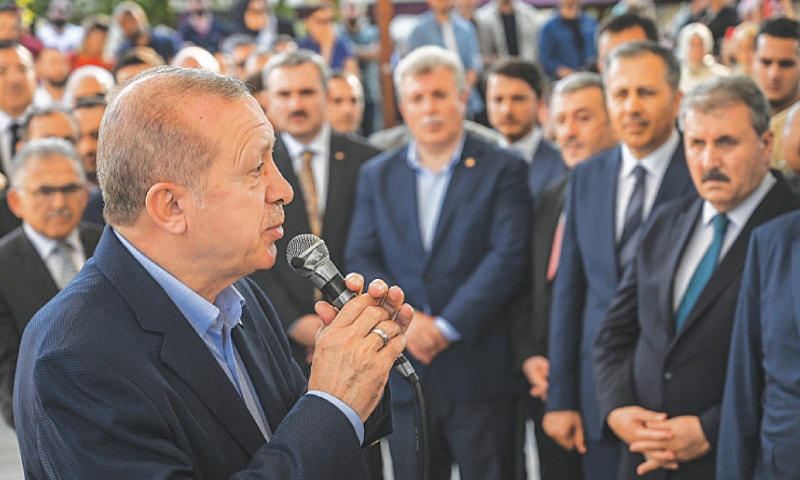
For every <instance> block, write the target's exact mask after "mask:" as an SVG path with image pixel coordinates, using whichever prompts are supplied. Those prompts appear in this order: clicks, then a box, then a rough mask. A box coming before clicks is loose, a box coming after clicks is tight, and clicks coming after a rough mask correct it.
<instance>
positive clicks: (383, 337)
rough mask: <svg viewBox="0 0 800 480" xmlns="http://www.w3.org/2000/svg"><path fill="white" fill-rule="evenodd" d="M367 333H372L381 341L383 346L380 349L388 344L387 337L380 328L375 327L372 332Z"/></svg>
mask: <svg viewBox="0 0 800 480" xmlns="http://www.w3.org/2000/svg"><path fill="white" fill-rule="evenodd" d="M369 333H374V334H375V335H377V336H379V337H381V338H382V339H383V345H382V346H381V348H383V347H385V346H386V344H387V343H389V335H388V334H387V333H386V332H384V331H383V330H381V329H380V328H378V327H375V328H373V329H372V330H370V331H369Z"/></svg>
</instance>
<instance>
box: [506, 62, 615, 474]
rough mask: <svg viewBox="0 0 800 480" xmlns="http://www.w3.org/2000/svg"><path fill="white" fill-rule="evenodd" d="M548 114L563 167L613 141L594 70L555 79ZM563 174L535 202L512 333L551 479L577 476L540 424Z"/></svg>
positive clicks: (574, 462)
mask: <svg viewBox="0 0 800 480" xmlns="http://www.w3.org/2000/svg"><path fill="white" fill-rule="evenodd" d="M550 119H551V122H552V128H553V132H554V133H555V140H556V143H557V144H558V145H559V146H560V147H561V156H562V158H563V159H564V163H565V164H566V166H567V168H569V169H571V168H573V167H575V166H576V165H577V164H579V163H581V162H583V161H584V160H586V159H587V158H589V157H590V156H592V155H594V154H595V153H598V152H601V151H603V150H606V149H608V148H611V147H613V146H614V145H616V143H617V139H616V136H615V135H614V132H613V130H612V129H611V121H610V120H609V118H608V113H607V112H606V102H605V96H604V91H603V81H602V79H601V78H600V75H598V74H596V73H589V72H576V73H573V74H570V75H567V76H566V77H564V78H563V79H561V80H559V81H558V83H556V85H555V87H554V88H553V92H552V95H551V99H550ZM569 177H570V172H569V170H566V171H564V173H562V174H561V175H560V176H559V177H557V178H556V179H554V180H553V181H552V182H551V183H550V185H549V186H548V187H547V188H546V189H545V190H544V192H543V193H542V194H541V195H540V197H539V201H538V202H537V204H536V209H535V214H534V216H533V229H532V236H531V289H530V301H531V304H530V305H529V307H528V308H529V311H528V312H527V313H526V314H525V315H523V316H522V317H521V318H519V320H517V321H516V323H515V330H514V335H513V337H512V338H513V341H512V345H513V347H514V360H515V365H519V366H520V368H521V370H522V372H523V374H524V375H525V378H526V379H527V380H528V383H529V384H530V390H529V391H528V392H526V395H525V400H524V405H525V406H526V411H525V413H526V415H525V417H526V418H527V417H530V418H532V419H533V421H534V433H535V435H536V448H537V450H538V453H539V469H540V472H541V475H542V478H544V479H554V480H555V479H563V480H578V479H580V478H582V477H583V473H582V469H581V463H580V457H579V456H578V454H577V453H575V452H566V451H565V450H564V449H563V448H561V446H559V445H558V444H557V443H555V441H554V440H553V439H552V438H550V437H549V436H548V435H546V434H545V433H544V430H543V429H542V416H543V415H544V403H543V402H544V401H545V400H547V382H548V380H547V378H548V372H549V370H550V363H549V361H548V360H547V358H548V354H547V337H548V332H549V331H550V305H551V297H552V291H553V280H554V279H555V275H556V273H557V271H558V255H559V252H560V251H561V240H562V238H563V232H564V223H565V213H566V212H565V202H564V200H565V198H566V192H567V186H568V183H569Z"/></svg>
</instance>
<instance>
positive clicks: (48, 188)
mask: <svg viewBox="0 0 800 480" xmlns="http://www.w3.org/2000/svg"><path fill="white" fill-rule="evenodd" d="M22 188H24V189H25V190H27V191H29V192H31V193H32V194H33V196H35V197H38V198H40V199H46V198H52V197H53V195H55V194H56V193H61V194H63V195H64V196H65V197H68V196H71V195H75V194H76V193H78V192H80V191H82V190H83V189H84V185H83V184H81V183H68V184H66V185H61V186H60V187H55V186H52V185H42V186H41V187H39V188H28V187H22Z"/></svg>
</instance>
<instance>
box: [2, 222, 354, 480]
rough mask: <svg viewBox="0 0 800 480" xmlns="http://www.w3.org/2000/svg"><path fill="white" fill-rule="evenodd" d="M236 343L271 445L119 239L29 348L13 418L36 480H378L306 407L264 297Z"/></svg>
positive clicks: (34, 332) (31, 333)
mask: <svg viewBox="0 0 800 480" xmlns="http://www.w3.org/2000/svg"><path fill="white" fill-rule="evenodd" d="M236 288H237V290H239V292H240V293H241V294H242V295H243V296H244V298H245V301H246V304H245V306H244V309H243V312H242V319H241V324H242V326H241V327H240V328H236V329H234V331H233V341H234V343H235V344H236V347H237V349H238V351H239V353H240V355H241V357H242V361H243V362H244V365H245V366H246V368H247V370H248V372H249V374H250V376H251V378H252V381H253V385H254V387H255V390H256V392H257V394H258V396H259V399H260V400H261V403H262V407H263V410H264V412H265V414H266V416H267V420H268V423H269V426H270V428H271V430H272V432H273V434H272V437H271V439H270V441H269V443H265V440H264V437H263V436H262V434H261V432H260V430H259V429H258V427H257V425H256V423H255V421H254V420H253V418H252V416H251V415H250V413H249V411H248V410H247V407H246V406H245V404H244V401H243V400H242V398H241V397H240V396H239V394H238V392H237V391H236V389H235V388H234V387H233V385H232V384H231V382H230V381H229V380H228V377H227V376H226V375H225V373H224V372H223V370H222V368H221V367H220V366H219V363H218V362H217V361H216V360H215V359H214V356H213V355H212V353H211V352H210V351H209V350H208V348H207V347H206V345H205V343H204V342H203V340H202V339H201V338H200V336H199V335H197V333H196V332H195V331H194V329H193V328H192V326H191V325H190V324H189V322H188V321H186V319H185V318H184V317H183V316H182V315H181V313H180V312H179V311H178V309H177V307H176V306H175V304H174V303H173V302H172V301H171V300H170V299H169V297H168V296H167V295H166V293H165V292H164V290H163V289H162V288H161V287H160V286H159V285H158V283H156V281H155V280H154V279H153V278H152V277H151V276H150V275H149V274H148V273H147V272H146V270H144V268H143V267H142V266H141V265H140V264H139V263H138V262H137V261H136V260H135V259H134V258H133V257H132V256H131V254H130V252H128V250H127V249H126V248H125V247H124V246H123V245H122V244H121V243H120V241H119V239H117V237H116V236H115V235H114V233H113V231H112V230H111V229H110V228H106V230H105V231H104V233H103V236H102V238H101V240H100V243H99V245H98V247H97V250H96V251H95V255H94V257H93V258H92V260H90V261H89V262H88V263H87V264H86V265H85V266H84V268H83V269H82V271H81V272H80V274H79V275H78V276H77V277H76V279H75V280H74V281H73V282H72V283H71V284H70V285H69V286H68V287H67V288H66V289H64V290H63V291H62V292H61V293H59V294H58V295H57V296H56V297H55V299H54V300H53V301H52V302H50V303H48V304H47V305H46V306H45V307H44V308H43V309H42V310H41V311H40V312H39V313H38V314H37V315H36V316H35V317H34V318H33V320H32V321H31V323H30V324H29V325H28V328H27V329H26V330H25V333H24V334H23V337H22V346H21V347H20V352H21V354H20V359H19V363H18V367H17V381H16V390H15V396H14V409H15V412H16V415H17V417H16V420H17V434H18V437H19V443H20V449H21V453H22V460H23V464H24V467H25V476H26V478H29V479H43V478H55V477H58V478H121V479H141V478H197V479H199V478H203V479H228V478H270V479H275V480H279V479H297V480H300V479H309V478H336V479H342V480H344V479H350V478H366V475H367V474H366V467H365V465H364V456H363V453H362V451H361V449H360V446H359V444H358V440H357V437H356V435H355V432H354V431H353V428H352V426H351V424H350V422H349V421H348V420H347V418H346V417H345V415H344V414H343V413H341V412H340V411H339V410H338V409H337V408H336V407H334V406H333V405H332V404H331V403H329V402H328V401H326V400H323V399H321V398H319V397H313V396H303V394H304V393H305V389H306V381H305V378H304V377H303V375H302V373H301V372H300V369H299V367H298V366H297V364H296V363H294V362H293V361H292V359H291V355H290V352H289V345H288V342H287V341H286V336H285V335H284V334H283V331H282V329H281V326H280V322H279V321H278V319H277V316H276V314H275V311H274V309H273V308H272V306H271V304H270V302H269V300H268V299H267V298H266V297H265V296H264V295H263V293H261V292H260V290H258V288H257V287H255V284H254V283H253V282H252V281H251V280H249V279H244V280H241V281H239V282H237V283H236Z"/></svg>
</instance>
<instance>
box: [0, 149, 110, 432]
mask: <svg viewBox="0 0 800 480" xmlns="http://www.w3.org/2000/svg"><path fill="white" fill-rule="evenodd" d="M11 167H12V168H11V171H10V172H9V173H10V176H9V178H10V180H11V188H10V189H9V190H8V201H9V206H10V209H11V211H12V212H13V213H14V214H15V215H16V216H17V217H18V218H19V219H20V220H21V221H22V222H23V223H22V226H20V227H18V228H17V229H15V230H12V231H11V233H9V234H8V235H6V236H4V237H3V239H2V240H0V265H2V272H3V274H2V275H0V411H2V413H3V417H4V419H5V420H6V422H8V424H9V425H11V426H12V427H13V426H14V414H13V409H12V399H13V392H14V372H15V370H16V366H17V354H18V351H19V343H20V339H21V338H22V331H23V330H24V329H25V326H26V325H27V324H28V322H29V321H30V319H31V318H33V315H34V314H35V313H36V312H37V311H38V310H39V309H40V308H42V307H43V306H44V304H45V303H47V302H48V301H49V300H50V299H51V298H53V297H54V296H55V295H56V294H57V293H58V291H59V290H61V289H62V288H64V286H65V285H66V283H67V282H68V281H69V280H71V279H72V277H73V276H74V275H75V273H76V272H77V271H78V270H80V268H81V267H82V266H83V264H84V263H85V262H86V259H87V258H89V257H90V256H91V255H92V253H93V252H94V248H95V246H96V245H97V241H98V240H99V239H100V228H99V227H94V226H93V225H88V224H87V225H82V224H81V216H82V214H83V211H84V209H85V208H86V200H87V197H88V189H87V187H86V176H85V174H84V172H83V167H82V165H81V162H80V157H79V156H78V153H77V152H76V151H75V149H74V148H73V147H72V145H70V144H69V143H68V142H66V141H65V140H60V139H41V140H34V141H32V142H29V143H27V144H26V146H25V147H23V149H22V150H20V152H18V153H17V155H16V156H15V157H14V160H13V161H12V162H11ZM59 247H61V248H59ZM65 255H66V260H65Z"/></svg>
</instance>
